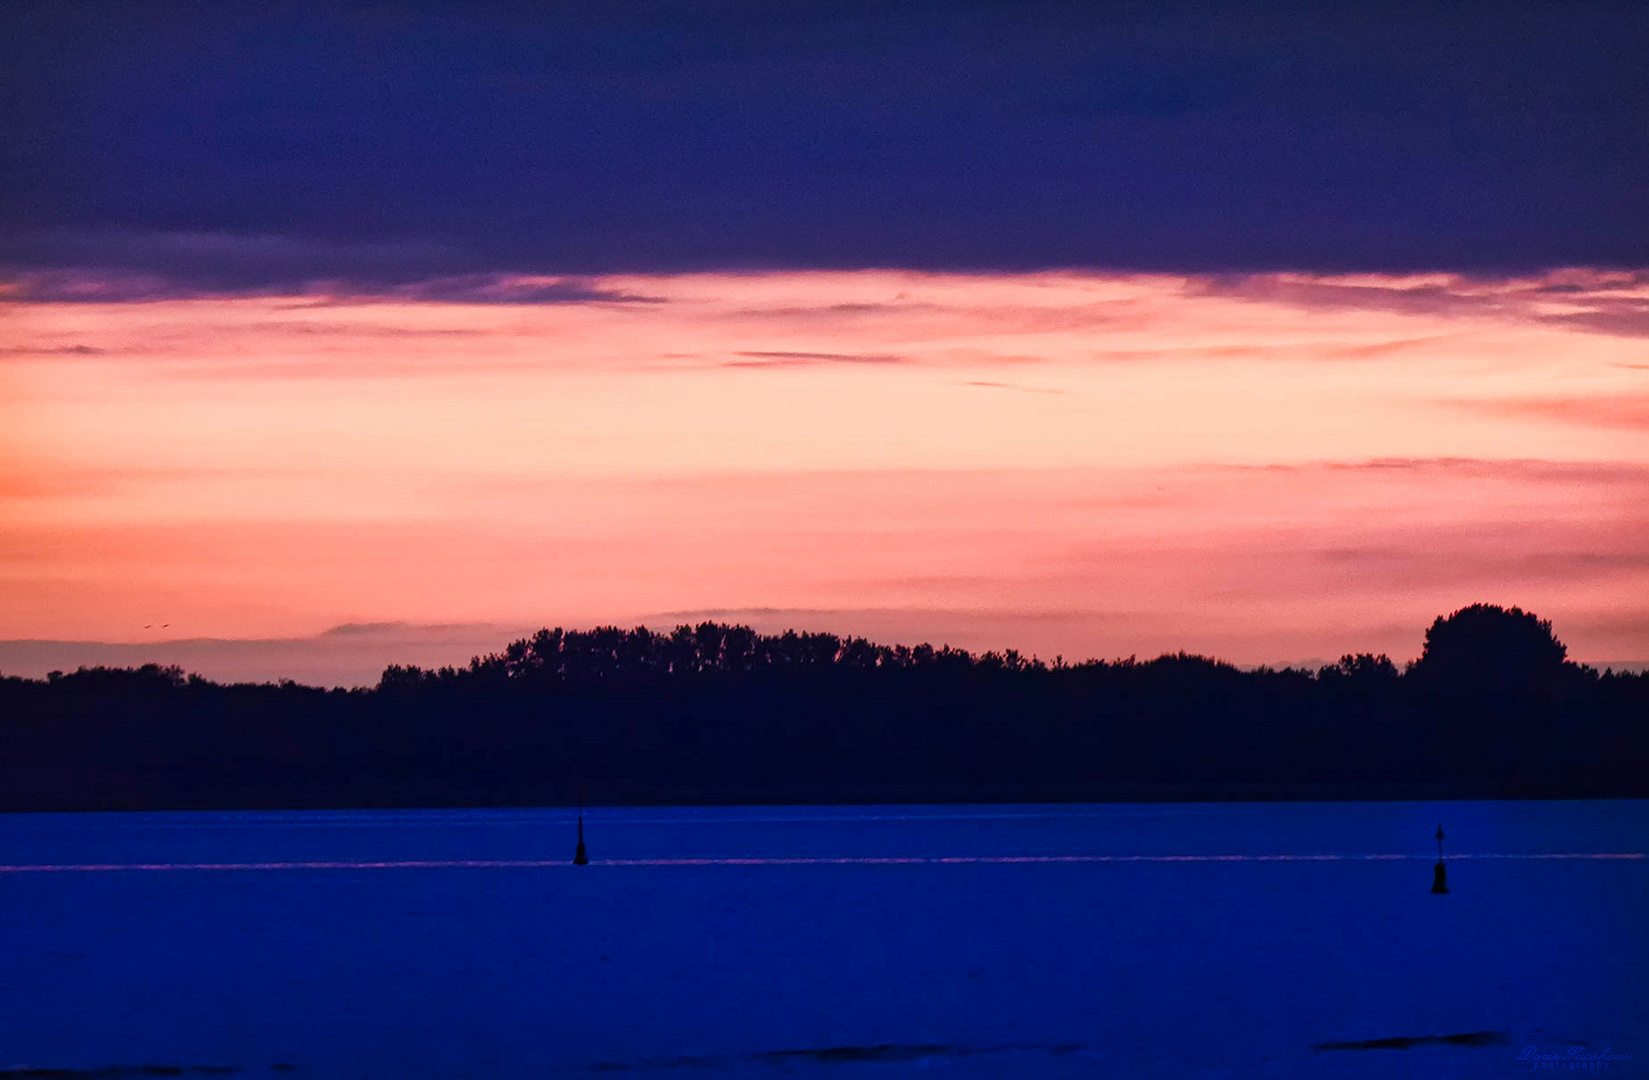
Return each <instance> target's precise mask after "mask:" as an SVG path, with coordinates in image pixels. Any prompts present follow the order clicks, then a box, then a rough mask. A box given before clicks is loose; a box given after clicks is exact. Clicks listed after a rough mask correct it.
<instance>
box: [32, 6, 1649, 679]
mask: <svg viewBox="0 0 1649 1080" xmlns="http://www.w3.org/2000/svg"><path fill="white" fill-rule="evenodd" d="M276 10H277V9H273V8H256V9H254V8H242V7H239V6H234V5H226V6H224V7H223V8H222V9H211V10H205V11H202V10H197V9H192V8H191V9H187V10H186V9H183V8H171V7H165V6H150V5H141V6H118V7H116V6H110V7H107V8H105V7H99V6H96V5H81V6H70V7H64V6H59V5H43V6H39V7H33V6H29V5H20V6H18V7H17V8H15V9H12V10H10V11H9V12H8V14H7V15H6V16H4V19H5V22H6V24H8V25H9V29H10V31H11V32H10V33H7V32H6V30H7V26H4V25H0V41H4V42H5V43H4V44H3V45H0V70H3V71H4V72H5V74H0V108H3V109H4V110H5V112H4V120H5V127H6V129H7V130H9V131H12V132H15V133H18V134H17V135H15V136H11V137H7V138H6V139H5V140H4V141H5V145H4V146H3V147H0V169H3V171H0V176H3V177H4V184H5V190H4V191H3V192H0V195H4V198H3V199H0V203H4V205H5V209H4V210H3V211H0V214H3V217H0V225H3V232H0V271H3V274H0V596H3V597H4V602H3V603H0V639H4V640H0V671H5V672H7V673H17V674H30V675H38V674H40V673H41V672H43V671H45V670H46V669H47V668H49V667H73V666H75V665H77V664H80V663H98V662H113V663H130V662H137V661H140V660H144V659H155V660H161V661H166V662H173V661H175V662H180V663H184V664H185V665H186V666H189V667H191V668H194V669H198V670H201V671H203V672H205V673H207V674H210V675H214V676H218V677H225V678H260V679H261V678H273V677H278V676H290V677H295V678H298V679H300V680H304V681H314V682H324V683H340V684H346V685H348V684H362V683H370V682H372V681H374V680H375V678H376V674H377V671H378V670H380V669H381V667H382V666H383V664H384V663H387V662H389V661H392V660H412V661H416V662H419V663H426V664H431V663H444V662H445V663H458V662H463V661H465V660H467V659H468V657H469V656H470V655H471V654H472V653H475V652H479V651H485V650H489V649H493V648H497V647H499V646H501V645H502V644H503V643H504V642H505V641H507V640H508V639H509V638H510V637H511V636H514V635H517V634H519V633H522V632H526V631H530V630H531V629H534V628H536V627H538V626H542V625H563V626H590V625H595V624H615V623H616V624H620V625H626V626H629V625H636V624H641V623H646V624H648V625H651V626H655V627H664V626H669V625H674V624H676V623H679V622H684V621H696V620H702V619H705V618H714V619H719V620H728V621H739V622H747V623H750V624H753V625H755V626H757V627H759V628H761V629H764V630H777V629H783V628H786V627H792V626H794V627H797V628H807V629H823V630H833V631H836V632H841V633H858V634H865V635H868V636H871V637H873V638H876V639H879V640H882V641H885V642H907V643H913V642H917V641H923V640H927V641H933V642H935V643H939V642H948V643H950V644H955V645H961V646H965V647H968V648H973V649H984V648H993V647H994V648H1005V647H1013V648H1018V649H1020V650H1022V651H1024V652H1027V653H1036V654H1039V655H1041V656H1042V657H1044V658H1050V659H1051V658H1052V657H1053V656H1055V655H1063V656H1064V657H1065V658H1067V659H1075V658H1082V657H1088V656H1103V657H1114V656H1126V655H1130V654H1138V655H1141V656H1147V655H1155V654H1157V653H1160V652H1163V651H1172V650H1179V649H1185V650H1190V651H1197V652H1206V653H1211V654H1215V655H1218V656H1221V657H1223V658H1226V659H1229V660H1232V661H1234V662H1238V663H1243V664H1257V663H1287V662H1300V661H1306V660H1322V659H1332V658H1334V657H1337V656H1338V655H1340V654H1341V653H1343V652H1348V651H1365V650H1366V651H1375V652H1387V653H1389V654H1391V655H1392V656H1393V657H1394V658H1396V659H1398V660H1400V661H1401V660H1404V659H1408V658H1411V657H1413V656H1415V655H1417V654H1418V652H1419V647H1420V639H1421V634H1422V632H1423V630H1424V628H1425V626H1426V625H1427V624H1428V623H1429V622H1430V620H1431V619H1432V618H1433V617H1434V616H1436V615H1438V614H1442V613H1445V612H1448V611H1450V610H1453V609H1455V608H1458V607H1461V606H1464V605H1466V604H1469V603H1472V602H1476V601H1488V602H1498V603H1503V604H1508V605H1510V604H1518V605H1521V606H1523V607H1525V608H1528V609H1531V610H1534V611H1536V612H1538V613H1539V614H1541V615H1542V616H1544V617H1547V618H1550V619H1552V620H1553V622H1554V623H1555V625H1556V629H1557V631H1558V634H1559V636H1560V637H1561V638H1562V639H1563V640H1564V641H1565V642H1566V643H1567V644H1568V645H1569V647H1570V655H1571V656H1572V657H1574V658H1576V659H1580V660H1585V661H1589V662H1594V663H1608V662H1620V661H1644V660H1649V199H1645V198H1643V197H1642V195H1643V191H1644V187H1643V183H1642V178H1643V177H1644V176H1645V175H1649V150H1646V149H1645V145H1644V140H1642V138H1641V135H1642V132H1643V131H1644V130H1649V104H1646V102H1649V82H1646V76H1645V74H1644V69H1643V67H1642V64H1641V57H1642V55H1645V51H1649V18H1646V17H1645V16H1644V14H1643V11H1642V9H1639V8H1635V7H1619V8H1616V7H1611V6H1608V5H1597V6H1585V5H1582V6H1580V7H1577V8H1574V9H1570V8H1568V7H1565V8H1564V9H1563V10H1561V11H1559V10H1557V9H1556V8H1545V9H1541V8H1531V9H1528V10H1527V11H1519V10H1518V9H1515V8H1513V7H1507V8H1506V9H1505V10H1504V11H1503V12H1501V13H1500V14H1498V15H1497V16H1496V18H1495V19H1493V20H1491V19H1489V18H1488V17H1487V16H1474V15H1468V14H1457V15H1444V14H1439V13H1432V14H1429V15H1422V14H1420V13H1419V9H1416V11H1415V12H1413V13H1410V14H1409V15H1406V16H1404V17H1403V18H1402V19H1396V20H1377V19H1372V18H1371V17H1365V16H1352V15H1345V16H1332V17H1331V16H1328V15H1323V16H1319V17H1314V18H1313V19H1311V20H1304V21H1301V20H1298V19H1294V20H1291V19H1289V18H1286V17H1285V14H1284V13H1279V12H1274V13H1272V14H1269V15H1267V14H1264V13H1260V14H1250V15H1249V16H1246V17H1244V18H1242V19H1238V17H1237V16H1235V15H1222V16H1219V17H1218V18H1215V17H1213V16H1211V15H1209V14H1208V12H1207V10H1206V9H1190V8H1186V9H1174V10H1173V11H1170V12H1167V13H1162V14H1155V15H1144V14H1139V13H1137V12H1136V13H1134V14H1129V15H1112V16H1107V17H1105V18H1100V17H1098V16H1095V15H1093V14H1092V13H1091V12H1090V9H1089V8H1088V7H1087V6H1086V5H1059V4H1051V5H1025V6H1023V7H1020V6H1018V5H1002V6H999V5H973V6H967V5H956V6H954V7H949V6H947V7H945V8H943V9H931V8H928V7H926V6H916V5H908V6H907V5H890V6H888V7H887V8H877V9H874V10H871V9H860V8H858V7H851V8H849V7H843V8H841V9H839V10H834V9H831V8H829V7H826V6H817V7H810V8H809V13H808V14H806V15H799V14H790V15H784V14H779V13H777V12H773V11H769V10H768V9H767V8H765V7H762V8H756V7H750V8H747V7H745V6H743V5H736V4H704V5H695V4H682V5H666V6H662V7H658V6H641V5H638V6H635V7H630V6H626V5H615V6H613V7H612V8H610V9H604V11H603V12H602V13H601V14H587V13H584V12H583V11H582V10H581V9H578V8H565V9H563V8H557V7H554V6H550V7H542V8H540V7H537V6H531V7H527V6H523V7H515V6H508V7H506V6H498V7H481V6H477V7H476V8H474V9H469V8H466V9H465V10H466V11H470V12H471V14H467V15H463V16H458V15H452V14H442V13H441V12H440V11H439V10H438V9H435V8H430V9H423V8H418V7H408V8H403V9H400V10H399V11H397V12H395V13H393V14H391V13H388V12H387V10H386V9H380V8H364V7H363V8H350V9H348V10H347V11H344V13H342V14H335V15H330V16H326V17H322V16H318V15H312V14H303V13H300V12H298V11H297V9H285V8H281V9H278V12H279V13H278V14H277V13H272V12H274V11H276ZM827 11H834V14H832V15H830V16H828V17H827V16H826V15H825V14H823V13H824V12H827ZM1637 47H1642V49H1643V50H1645V51H1634V50H1635V49H1636V48H1637ZM1631 56H1636V57H1637V58H1638V60H1637V62H1636V63H1632V62H1630V61H1629V58H1630V57H1631ZM1633 80H1635V82H1634V81H1633ZM1536 87H1538V93H1537V91H1536V89H1535V88H1536ZM1634 131H1635V132H1636V136H1637V137H1636V138H1633V137H1632V133H1633V132H1634ZM1634 185H1636V188H1637V195H1638V197H1637V198H1633V197H1632V194H1631V193H1632V189H1633V186H1634ZM205 639H213V640H205Z"/></svg>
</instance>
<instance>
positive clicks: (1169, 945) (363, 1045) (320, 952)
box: [0, 802, 1649, 1080]
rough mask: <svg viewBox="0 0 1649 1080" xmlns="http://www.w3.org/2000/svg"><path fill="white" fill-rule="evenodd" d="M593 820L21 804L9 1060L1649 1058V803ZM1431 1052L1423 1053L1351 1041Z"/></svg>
mask: <svg viewBox="0 0 1649 1080" xmlns="http://www.w3.org/2000/svg"><path fill="white" fill-rule="evenodd" d="M1439 821H1442V822H1443V824H1444V826H1445V828H1446V829H1447V831H1448V834H1449V839H1448V841H1447V845H1446V849H1447V853H1448V854H1449V856H1450V862H1449V864H1448V878H1449V885H1450V888H1451V892H1450V894H1449V895H1448V896H1433V895H1431V894H1430V893H1429V891H1428V890H1429V887H1430V885H1431V876H1432V871H1431V863H1432V862H1433V861H1434V860H1435V846H1434V843H1433V841H1432V833H1433V832H1434V830H1435V829H1436V826H1437V823H1438V822H1439ZM573 828H574V825H573V815H572V814H570V813H568V812H566V811H457V812H446V811H419V812H352V813H341V812H327V813H257V814H253V813H231V814H211V813H199V814H107V815H90V814H86V815H73V814H64V815H56V814H52V815H13V816H9V817H0V864H3V865H0V1076H4V1075H5V1070H7V1069H16V1068H23V1067H28V1068H33V1069H50V1070H109V1069H110V1068H111V1067H113V1066H120V1067H122V1070H123V1071H120V1072H109V1071H104V1072H100V1073H98V1075H99V1076H104V1077H116V1076H120V1075H130V1076H134V1077H135V1076H140V1075H158V1073H157V1072H156V1071H155V1070H156V1069H157V1068H161V1069H172V1068H181V1069H184V1070H185V1075H195V1076H201V1077H205V1076H207V1075H209V1074H208V1073H207V1072H205V1071H198V1072H188V1070H191V1069H201V1068H202V1067H212V1068H218V1069H233V1070H236V1072H235V1073H233V1074H230V1073H224V1074H223V1075H236V1076H244V1077H249V1078H264V1077H269V1078H273V1077H291V1078H294V1080H334V1078H336V1080H373V1078H385V1080H389V1078H395V1080H401V1078H406V1080H425V1078H428V1080H438V1078H447V1077H488V1078H492V1077H497V1078H506V1080H508V1078H527V1077H533V1078H537V1077H559V1076H570V1077H578V1076H582V1077H594V1076H599V1075H604V1074H607V1073H623V1074H624V1075H627V1076H635V1077H660V1078H676V1077H682V1078H686V1077H692V1076H767V1077H779V1076H798V1077H811V1076H818V1077H834V1078H841V1080H860V1078H872V1077H891V1076H910V1075H921V1076H932V1077H958V1078H962V1077H968V1078H972V1077H1001V1076H1019V1077H1050V1078H1052V1077H1093V1076H1102V1075H1108V1076H1125V1077H1226V1076H1229V1077H1239V1076H1273V1077H1307V1076H1309V1077H1374V1076H1378V1077H1394V1076H1402V1077H1406V1076H1415V1077H1454V1076H1512V1075H1522V1074H1524V1073H1529V1072H1533V1071H1534V1069H1533V1067H1532V1065H1531V1064H1530V1063H1529V1062H1526V1061H1525V1062H1519V1061H1517V1060H1516V1059H1517V1057H1518V1056H1519V1055H1520V1054H1521V1053H1523V1048H1524V1047H1527V1046H1538V1047H1539V1048H1540V1052H1542V1053H1552V1052H1565V1053H1567V1052H1568V1048H1569V1047H1576V1046H1578V1047H1585V1048H1587V1051H1588V1052H1599V1051H1603V1050H1605V1049H1612V1050H1613V1051H1614V1053H1616V1054H1630V1055H1631V1057H1630V1059H1629V1060H1622V1059H1619V1058H1617V1059H1615V1060H1614V1061H1613V1062H1612V1067H1611V1069H1610V1070H1609V1071H1610V1072H1611V1073H1612V1074H1614V1075H1639V1074H1642V1073H1644V1072H1645V1070H1643V1069H1642V1068H1641V1063H1642V1060H1643V1057H1644V1055H1645V1054H1649V1020H1646V1018H1649V1007H1646V1006H1649V989H1646V972H1649V965H1646V963H1645V961H1646V960H1649V918H1646V917H1645V916H1644V914H1643V912H1644V911H1649V902H1646V901H1649V859H1645V858H1643V853H1644V852H1646V851H1649V803H1645V802H1592V803H1552V802H1541V803H1533V802H1526V803H1489V802H1480V803H1441V804H1419V803H1332V804H1323V803H1320V804H1301V803H1294V804H1198V805H1151V806H1140V805H1134V806H1056V807H1028V806H1020V807H922V808H903V807H901V808H888V807H864V808H841V807H800V808H794V807H786V808H772V807H752V808H737V809H729V808H693V809H610V808H598V809H595V810H592V811H590V812H589V814H588V815H587V818H586V831H587V838H588V840H589V844H590V853H591V857H592V860H593V865H591V866H589V867H586V868H575V867H573V866H571V865H569V863H568V860H569V859H570V856H571V849H572V844H573ZM1596 855H1609V856H1626V857H1612V858H1594V857H1590V856H1596ZM1447 1036H1471V1038H1463V1039H1456V1040H1455V1041H1453V1042H1450V1041H1448V1040H1447V1038H1446V1037H1447ZM1393 1039H1396V1040H1414V1041H1410V1042H1407V1043H1402V1044H1399V1045H1394V1044H1391V1043H1389V1042H1388V1043H1387V1044H1386V1045H1376V1046H1374V1047H1370V1048H1364V1049H1357V1048H1343V1049H1339V1048H1327V1049H1319V1048H1318V1047H1323V1046H1325V1045H1331V1044H1356V1043H1366V1042H1370V1041H1378V1040H1393ZM145 1068H147V1069H148V1072H147V1073H145V1072H143V1071H142V1070H143V1069H145ZM25 1075H27V1074H25ZM35 1075H37V1076H39V1075H42V1074H39V1073H37V1074H35ZM55 1075H58V1076H68V1075H69V1074H68V1073H58V1074H55Z"/></svg>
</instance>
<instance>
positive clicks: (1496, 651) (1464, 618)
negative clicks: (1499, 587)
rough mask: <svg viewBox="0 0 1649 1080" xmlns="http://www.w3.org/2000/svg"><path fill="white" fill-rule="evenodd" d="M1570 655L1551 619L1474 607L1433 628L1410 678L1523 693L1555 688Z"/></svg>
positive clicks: (1520, 611) (1469, 688)
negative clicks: (1412, 676) (1558, 636)
mask: <svg viewBox="0 0 1649 1080" xmlns="http://www.w3.org/2000/svg"><path fill="white" fill-rule="evenodd" d="M1568 654H1569V650H1568V648H1567V647H1566V646H1565V645H1564V644H1563V643H1562V642H1561V641H1559V640H1557V638H1556V636H1554V635H1553V633H1552V624H1551V622H1550V621H1548V620H1546V619H1541V618H1539V617H1537V616H1536V615H1534V614H1533V613H1531V612H1527V611H1524V610H1523V609H1522V608H1516V607H1514V608H1503V607H1499V606H1497V605H1495V604H1473V605H1471V606H1470V607H1465V608H1461V609H1460V610H1459V611H1456V612H1454V613H1453V614H1451V615H1447V616H1439V617H1438V618H1437V620H1436V621H1435V622H1433V623H1432V624H1431V627H1430V629H1428V630H1427V631H1426V644H1425V650H1424V651H1423V652H1422V653H1421V655H1420V659H1419V660H1418V661H1416V662H1415V664H1414V667H1413V670H1412V674H1414V675H1415V676H1416V677H1418V678H1419V679H1420V680H1421V681H1423V682H1425V683H1426V684H1428V685H1430V686H1432V687H1446V688H1448V689H1451V690H1455V691H1459V692H1463V693H1476V692H1483V691H1494V692H1499V693H1519V692H1526V691H1528V690H1529V689H1531V688H1537V687H1549V686H1552V685H1554V684H1555V683H1556V682H1557V681H1558V680H1559V679H1561V678H1562V677H1563V675H1564V671H1565V666H1566V665H1565V660H1566V658H1567V657H1568Z"/></svg>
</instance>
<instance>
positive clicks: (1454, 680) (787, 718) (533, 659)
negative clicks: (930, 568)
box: [0, 605, 1649, 812]
mask: <svg viewBox="0 0 1649 1080" xmlns="http://www.w3.org/2000/svg"><path fill="white" fill-rule="evenodd" d="M1646 761H1649V676H1645V675H1641V674H1626V675H1623V674H1611V673H1599V672H1597V671H1595V670H1592V669H1590V668H1585V667H1582V666H1580V665H1576V664H1573V663H1570V662H1568V661H1567V660H1565V659H1564V649H1563V646H1562V644H1561V643H1559V642H1557V641H1556V639H1555V638H1553V637H1552V636H1551V633H1550V625H1549V624H1547V623H1544V622H1540V621H1539V620H1536V619H1535V618H1534V617H1533V616H1532V615H1529V614H1527V613H1525V612H1522V611H1519V610H1518V609H1516V608H1513V609H1510V610H1509V611H1507V610H1503V609H1499V608H1491V607H1487V606H1484V605H1477V606H1474V607H1472V608H1468V609H1464V610H1462V611H1460V612H1456V613H1455V614H1454V615H1451V616H1449V617H1448V618H1447V619H1439V620H1438V621H1437V623H1435V624H1434V625H1433V627H1432V629H1431V630H1430V631H1429V632H1428V634H1427V651H1426V654H1425V655H1424V656H1422V658H1421V659H1420V660H1419V661H1417V662H1415V663H1413V664H1410V665H1408V667H1407V668H1406V669H1403V670H1399V669H1398V668H1397V666H1396V665H1395V664H1393V663H1392V662H1391V661H1390V660H1389V659H1388V658H1386V657H1384V656H1378V657H1377V656H1369V655H1357V656H1347V657H1344V658H1342V659H1341V661H1340V662H1339V663H1338V664H1333V665H1327V666H1325V667H1322V668H1320V669H1318V670H1317V671H1305V670H1299V669H1284V670H1271V669H1265V668H1261V669H1258V670H1253V671H1244V670H1240V669H1238V668H1236V667H1233V666H1231V665H1229V664H1224V663H1221V662H1219V661H1217V660H1212V659H1209V658H1207V657H1200V656H1191V655H1186V654H1179V655H1170V656H1163V657H1159V658H1157V659H1155V660H1149V661H1143V662H1141V661H1136V660H1133V659H1129V660H1123V661H1114V662H1110V663H1105V662H1101V661H1090V662H1087V663H1084V664H1079V665H1066V664H1063V663H1056V664H1054V665H1051V666H1050V665H1047V664H1042V663H1039V662H1037V661H1035V660H1030V659H1026V658H1024V657H1021V656H1019V655H1017V654H1015V653H1012V652H1008V653H1003V654H996V653H986V654H984V655H982V656H973V655H970V654H968V653H965V652H961V651H958V650H950V649H944V650H936V649H933V648H931V647H929V646H918V647H916V648H906V647H902V646H901V647H893V648H889V647H885V646H878V645H874V644H872V643H870V642H867V641H863V640H860V639H841V638H837V637H834V636H832V635H829V634H805V635H804V634H795V633H790V634H785V635H782V636H778V637H763V636H761V635H757V634H755V633H754V632H752V631H750V630H749V629H748V628H745V627H728V626H720V625H717V624H712V623H706V624H703V625H701V626H698V627H680V628H678V629H677V630H676V631H675V633H673V634H671V635H663V634H657V633H653V632H649V631H647V630H645V629H636V630H631V631H624V630H618V629H614V628H607V629H600V630H594V631H583V632H580V631H560V630H557V631H548V630H546V631H544V632H542V633H540V634H538V635H536V636H535V637H533V638H531V639H526V640H523V641H518V642H516V643H514V644H512V645H511V646H509V648H508V649H506V650H505V651H504V652H503V653H499V654H496V655H493V656H488V657H477V658H476V659H475V660H474V661H472V662H471V664H470V665H469V666H468V667H466V668H462V669H454V668H444V669H440V670H437V671H425V670H420V669H417V668H402V667H391V668H389V669H387V670H386V671H385V672H384V677H383V679H382V680H381V681H380V683H379V685H378V686H377V687H376V688H374V689H372V690H321V689H317V688H313V687H305V686H299V685H297V684H295V683H289V682H288V683H280V684H272V685H271V684H260V685H252V684H238V685H220V684H218V683H214V682H211V681H210V680H207V679H202V678H200V677H198V676H185V674H184V673H183V672H182V671H180V670H178V669H175V668H160V667H157V666H154V665H149V666H146V667H143V668H137V669H105V668H93V669H82V670H80V671H77V672H74V673H71V674H67V675H64V674H60V673H54V675H53V677H51V678H50V679H48V680H45V681H40V680H31V679H19V678H0V812H7V811H17V812H28V811H83V810H164V809H175V810H189V809H203V810H204V809H212V810H255V809H270V810H274V809H343V808H360V809H367V808H379V809H388V808H397V809H406V808H419V807H424V808H438V807H448V808H450V807H489V806H490V807H530V806H575V805H603V804H608V805H717V804H721V805H728V804H745V805H759V804H769V805H778V804H792V805H799V804H814V805H817V804H841V805H866V804H898V803H905V804H931V803H945V804H956V803H978V804H988V803H1004V802H1014V803H1039V802H1040V803H1055V802H1215V801H1346V800H1355V801H1397V800H1428V801H1430V800H1439V799H1591V798H1643V797H1649V769H1645V768H1644V767H1643V763H1644V762H1646Z"/></svg>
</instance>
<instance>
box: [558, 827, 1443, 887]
mask: <svg viewBox="0 0 1649 1080" xmlns="http://www.w3.org/2000/svg"><path fill="white" fill-rule="evenodd" d="M579 850H580V851H583V850H584V848H583V846H582V845H580V847H579ZM1431 891H1432V894H1433V895H1434V896H1443V895H1445V894H1446V893H1447V892H1448V891H1449V875H1448V871H1446V870H1444V869H1443V826H1442V825H1438V826H1437V865H1436V866H1434V867H1432V868H1431Z"/></svg>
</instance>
